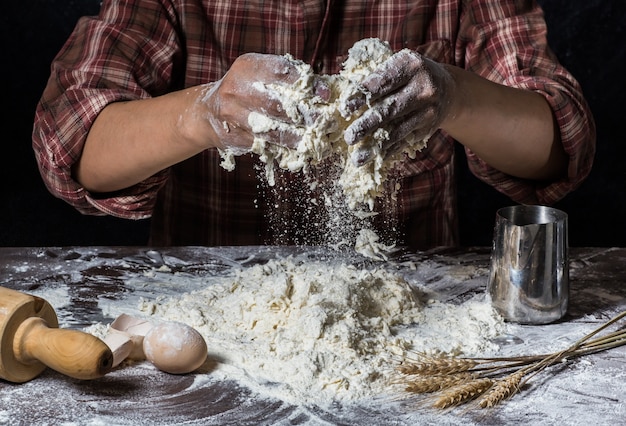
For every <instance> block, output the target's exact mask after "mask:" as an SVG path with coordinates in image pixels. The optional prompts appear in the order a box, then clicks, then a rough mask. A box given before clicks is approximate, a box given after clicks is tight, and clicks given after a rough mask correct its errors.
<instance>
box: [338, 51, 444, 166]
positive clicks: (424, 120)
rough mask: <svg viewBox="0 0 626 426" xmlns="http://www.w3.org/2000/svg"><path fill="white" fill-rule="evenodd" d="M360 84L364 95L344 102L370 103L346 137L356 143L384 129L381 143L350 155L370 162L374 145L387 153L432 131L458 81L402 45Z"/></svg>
mask: <svg viewBox="0 0 626 426" xmlns="http://www.w3.org/2000/svg"><path fill="white" fill-rule="evenodd" d="M361 87H362V93H363V95H362V96H361V97H358V98H354V99H350V101H349V102H350V105H346V106H345V108H346V109H349V110H356V109H359V108H361V107H363V106H364V105H367V109H366V110H365V111H364V112H363V114H362V115H361V116H360V117H359V118H357V119H356V120H355V121H354V122H353V123H352V124H351V125H350V126H349V127H348V128H347V129H346V131H345V133H344V139H345V141H346V143H347V144H348V145H356V144H358V143H360V142H362V141H364V140H365V139H366V138H368V137H369V136H372V135H374V133H375V132H377V131H379V129H385V130H386V132H385V136H384V138H382V139H383V140H382V146H378V147H374V145H372V144H361V146H359V147H356V149H355V150H354V152H353V155H352V161H353V162H354V163H355V164H356V165H363V164H365V163H367V162H369V161H370V160H371V159H372V158H373V156H374V155H375V152H376V151H375V149H380V151H381V152H382V153H383V155H385V156H389V155H391V154H394V153H397V152H398V151H401V150H402V149H403V147H404V143H405V141H406V140H407V138H411V139H412V140H423V139H426V138H428V137H430V136H431V135H432V134H433V133H434V132H435V131H436V130H437V129H438V128H439V127H440V125H441V123H442V122H443V120H444V118H445V117H446V114H448V111H449V110H450V105H451V101H452V97H453V93H454V89H455V83H454V80H453V78H452V76H451V75H450V74H449V72H448V71H447V70H446V69H445V68H444V67H443V66H442V65H441V64H439V63H437V62H434V61H432V60H430V59H428V58H425V57H424V56H422V55H420V54H419V53H417V52H414V51H411V50H409V49H404V50H401V51H399V52H397V53H395V54H394V55H392V56H391V57H390V58H389V59H388V60H386V61H385V62H384V63H383V64H381V65H380V66H379V67H378V68H377V69H376V70H374V72H372V73H371V74H370V75H368V76H367V77H365V78H364V79H363V81H362V82H361ZM376 139H378V140H381V138H380V137H377V138H376Z"/></svg>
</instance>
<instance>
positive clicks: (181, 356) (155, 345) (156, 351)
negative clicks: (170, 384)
mask: <svg viewBox="0 0 626 426" xmlns="http://www.w3.org/2000/svg"><path fill="white" fill-rule="evenodd" d="M143 351H144V354H145V356H146V359H148V361H150V362H152V364H154V365H155V366H156V367H157V368H158V369H159V370H163V371H165V372H167V373H172V374H185V373H190V372H192V371H194V370H196V369H197V368H198V367H200V366H201V365H202V364H203V363H204V361H205V360H206V357H207V345H206V342H205V341H204V338H203V337H202V335H201V334H200V333H198V331H196V330H195V329H194V328H192V327H190V326H188V325H187V324H183V323H179V322H164V323H161V324H157V325H155V326H154V327H152V328H151V329H150V331H148V333H147V334H146V335H145V337H144V339H143Z"/></svg>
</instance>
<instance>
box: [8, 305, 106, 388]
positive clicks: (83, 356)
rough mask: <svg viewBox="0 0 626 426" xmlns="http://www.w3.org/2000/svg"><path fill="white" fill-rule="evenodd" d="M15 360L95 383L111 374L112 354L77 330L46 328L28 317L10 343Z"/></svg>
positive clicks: (40, 319) (101, 343)
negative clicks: (39, 365)
mask: <svg viewBox="0 0 626 426" xmlns="http://www.w3.org/2000/svg"><path fill="white" fill-rule="evenodd" d="M13 352H14V354H15V358H16V359H17V360H19V361H20V362H22V363H24V364H29V363H32V362H35V361H39V362H41V363H42V364H44V365H46V366H48V367H50V368H52V369H53V370H56V371H58V372H59V373H62V374H65V375H67V376H70V377H74V378H76V379H86V380H89V379H96V378H98V377H102V376H104V375H105V374H107V373H108V372H109V371H111V369H112V366H113V354H112V353H111V349H109V347H108V346H107V345H106V344H105V343H104V342H103V341H102V340H100V339H98V338H97V337H95V336H92V335H91V334H88V333H83V332H82V331H78V330H67V329H60V328H50V327H48V324H47V323H46V321H45V320H44V319H43V318H39V317H31V318H28V319H26V320H25V321H24V322H23V323H22V324H20V326H19V327H18V329H17V331H16V333H15V338H14V340H13Z"/></svg>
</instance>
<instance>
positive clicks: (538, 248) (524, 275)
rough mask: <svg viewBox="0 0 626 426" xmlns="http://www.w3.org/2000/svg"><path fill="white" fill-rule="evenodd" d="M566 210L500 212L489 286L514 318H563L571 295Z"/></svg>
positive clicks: (502, 309) (504, 311)
mask: <svg viewBox="0 0 626 426" xmlns="http://www.w3.org/2000/svg"><path fill="white" fill-rule="evenodd" d="M568 251H569V247H568V237H567V214H566V213H564V212H562V211H560V210H557V209H554V208H550V207H545V206H525V205H520V206H511V207H505V208H502V209H500V210H498V212H497V213H496V223H495V227H494V235H493V247H492V252H491V268H490V273H489V282H488V285H487V290H488V293H489V295H490V296H491V302H492V304H493V306H494V307H495V309H496V310H497V311H498V312H500V314H501V315H502V316H503V317H504V318H505V319H506V320H509V321H513V322H518V323H522V324H546V323H550V322H553V321H556V320H558V319H560V318H562V317H563V316H564V315H565V313H566V311H567V304H568V299H569V259H568Z"/></svg>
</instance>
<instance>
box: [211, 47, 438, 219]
mask: <svg viewBox="0 0 626 426" xmlns="http://www.w3.org/2000/svg"><path fill="white" fill-rule="evenodd" d="M392 54H393V51H392V50H391V48H390V46H389V44H387V43H385V42H383V41H381V40H379V39H376V38H369V39H364V40H361V41H358V42H357V43H355V44H354V46H353V47H352V48H351V49H349V51H348V59H347V60H346V61H345V62H344V63H343V69H342V70H341V72H340V73H339V74H336V75H322V76H318V78H321V79H323V80H324V81H325V82H326V83H327V84H328V87H329V88H330V99H329V100H328V101H325V100H323V99H322V98H321V97H319V96H316V95H314V94H313V93H314V91H313V89H312V85H313V83H314V81H315V80H314V77H315V74H314V73H313V70H312V69H311V67H310V66H309V65H308V64H306V63H304V62H302V61H299V60H296V59H293V57H291V56H290V55H286V56H287V58H288V59H289V60H290V61H291V62H292V63H293V64H294V66H295V67H296V68H297V69H298V70H299V72H300V78H299V79H298V80H297V81H296V82H295V83H294V84H293V85H291V86H284V85H278V84H264V83H261V82H257V83H256V87H257V89H258V90H261V91H267V92H268V93H269V94H270V96H273V97H277V98H278V100H280V102H281V104H282V105H283V108H284V110H285V112H286V113H287V116H289V118H290V119H291V120H293V122H294V123H299V124H300V126H298V127H295V128H294V126H291V125H287V124H286V123H284V122H280V121H278V120H274V119H272V118H270V117H268V116H265V115H263V114H261V113H258V112H252V113H251V114H250V115H249V117H248V124H249V125H250V127H251V129H252V132H253V133H255V135H256V136H255V140H254V144H253V146H252V152H254V153H256V154H258V155H259V156H260V158H261V160H262V161H263V162H264V163H265V164H266V175H267V178H268V181H269V183H270V185H271V184H273V182H274V163H276V164H277V165H278V166H279V167H280V168H282V169H286V170H290V171H293V172H297V171H301V170H302V171H304V172H306V171H307V167H308V165H310V164H319V163H321V162H323V161H333V162H335V164H336V165H338V166H339V167H340V169H341V170H342V172H341V175H340V177H339V181H338V184H339V186H340V189H341V190H342V191H343V193H344V195H345V197H346V201H347V204H348V206H349V207H351V208H353V209H354V208H357V207H358V206H361V205H362V204H366V205H367V206H369V208H370V210H371V209H372V208H373V206H374V199H375V198H376V197H377V196H379V195H380V193H381V190H382V185H383V183H384V181H385V180H386V178H387V176H388V174H389V171H390V170H391V169H393V167H394V166H395V164H396V162H397V161H399V160H401V159H402V158H403V155H404V154H405V153H406V154H408V155H409V156H411V157H412V156H414V155H415V152H416V151H419V150H421V149H423V148H424V147H425V146H426V141H427V139H428V138H426V139H424V140H415V138H412V137H411V136H409V137H408V138H407V141H406V144H405V148H404V151H403V152H400V153H397V154H394V155H389V156H387V155H386V152H385V149H384V142H385V141H386V140H387V138H388V132H387V130H386V129H384V128H381V129H379V130H378V131H376V132H374V134H373V135H371V136H368V137H367V138H365V140H363V141H361V142H360V143H358V144H356V145H353V146H348V145H347V144H346V143H345V142H344V140H343V135H344V132H345V130H346V129H347V127H348V126H349V125H350V123H352V122H353V121H354V119H355V118H358V117H359V116H360V115H361V114H362V113H363V111H364V110H365V108H367V106H365V107H363V108H361V109H359V110H356V111H349V110H348V109H347V108H346V107H345V105H346V103H347V102H348V101H349V100H351V99H353V98H354V97H356V96H359V95H361V96H366V97H367V96H368V93H367V92H365V89H363V88H362V87H361V86H360V84H359V83H360V82H361V81H362V80H363V79H364V78H365V77H367V76H368V75H370V74H371V73H372V72H373V71H374V70H375V69H376V68H377V67H378V66H379V65H381V64H382V63H383V62H384V61H385V60H387V59H389V58H390V57H391V56H392ZM307 117H315V118H314V119H310V118H307ZM310 120H313V121H312V122H309V121H310ZM272 130H278V131H281V130H289V131H297V132H299V136H300V137H301V141H300V143H299V145H298V147H297V148H296V149H288V148H285V147H282V146H279V145H275V144H271V143H269V141H268V140H267V139H266V138H264V135H265V134H267V133H268V132H269V131H272ZM362 149H368V150H371V151H372V152H373V154H374V156H373V160H372V161H370V162H369V163H367V164H365V165H363V166H361V167H358V166H356V165H354V163H353V162H352V161H351V157H352V155H353V154H354V153H355V151H357V150H362ZM234 155H235V153H234V152H232V151H229V150H226V151H224V152H222V156H223V158H224V161H223V163H222V165H223V167H225V168H227V169H232V168H234V166H235V162H234V161H235V160H234Z"/></svg>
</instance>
